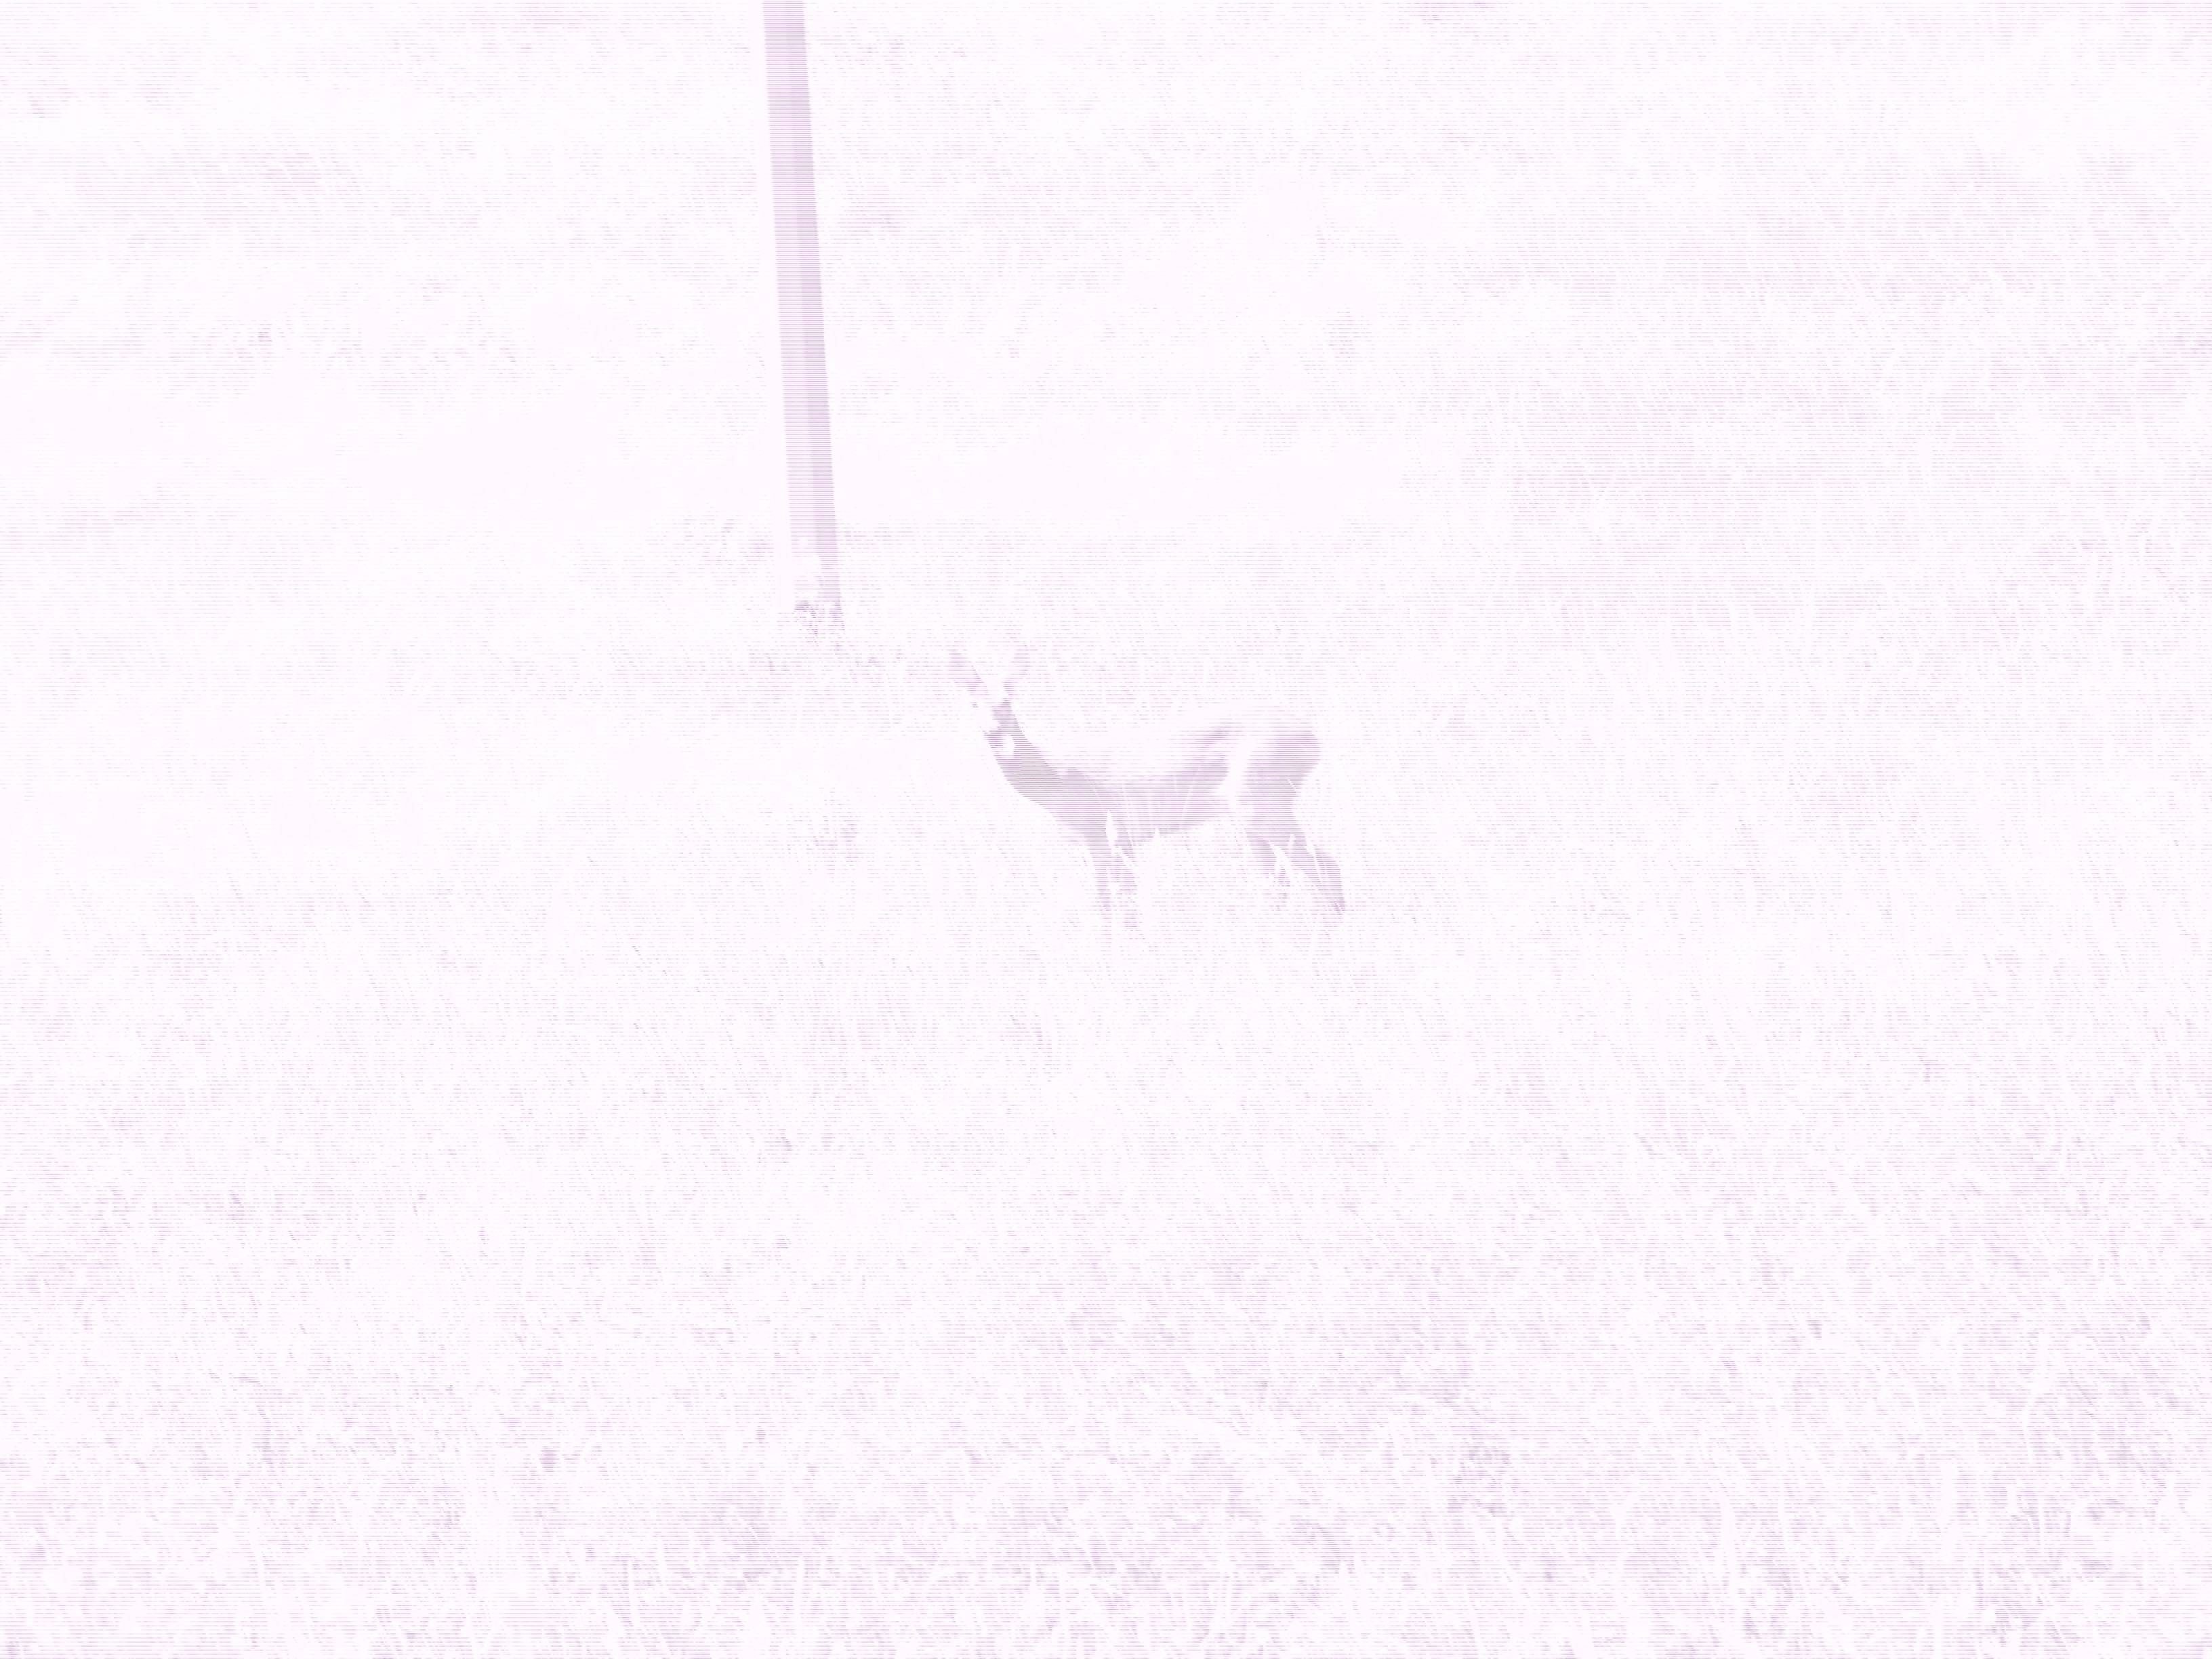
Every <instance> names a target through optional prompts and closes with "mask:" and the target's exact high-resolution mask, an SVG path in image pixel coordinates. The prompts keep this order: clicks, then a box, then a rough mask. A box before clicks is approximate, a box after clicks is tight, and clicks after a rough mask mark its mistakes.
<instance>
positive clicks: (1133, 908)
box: [1091, 836, 1137, 925]
mask: <svg viewBox="0 0 2212 1659" xmlns="http://www.w3.org/2000/svg"><path fill="white" fill-rule="evenodd" d="M1091 875H1092V876H1093V878H1096V880H1097V885H1098V908H1099V912H1100V914H1102V915H1104V916H1105V917H1106V919H1107V920H1108V921H1117V920H1118V921H1121V922H1122V923H1124V924H1125V925H1133V924H1134V923H1135V921H1136V915H1137V871H1136V866H1134V865H1133V864H1131V863H1130V861H1129V855H1128V854H1127V853H1125V852H1123V851H1122V850H1121V848H1118V847H1116V846H1115V844H1114V842H1113V841H1112V839H1111V838H1110V837H1109V836H1100V837H1099V838H1098V839H1097V841H1095V842H1091Z"/></svg>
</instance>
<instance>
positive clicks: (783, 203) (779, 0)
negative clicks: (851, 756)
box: [761, 0, 844, 631]
mask: <svg viewBox="0 0 2212 1659" xmlns="http://www.w3.org/2000/svg"><path fill="white" fill-rule="evenodd" d="M761 11H762V21H763V24H764V26H765V29H766V33H767V38H768V134H769V166H770V169H771V171H772V172H773V173H774V174H775V270H776V286H777V292H778V294H779V295H780V297H781V314H782V325H783V446H784V462H785V468H786V471H787V475H788V477H789V479H790V486H791V552H792V558H793V563H794V564H795V566H796V567H797V576H798V584H799V614H800V615H802V616H804V617H806V618H807V619H808V620H809V621H810V622H811V623H813V624H814V625H815V626H816V627H817V628H826V629H830V630H832V631H835V630H836V629H837V628H839V627H840V626H841V625H842V622H843V619H844V604H843V599H842V595H841V593H840V591H839V587H838V583H837V510H836V500H835V497H834V495H833V494H832V491H831V488H830V472H829V368H828V364H827V362H826V360H825V357H824V355H823V339H822V258H821V252H820V250H819V248H818V246H817V237H816V231H815V221H814V131H813V121H812V118H811V115H810V113H809V112H808V108H807V100H806V8H805V3H804V0H762V5H761Z"/></svg>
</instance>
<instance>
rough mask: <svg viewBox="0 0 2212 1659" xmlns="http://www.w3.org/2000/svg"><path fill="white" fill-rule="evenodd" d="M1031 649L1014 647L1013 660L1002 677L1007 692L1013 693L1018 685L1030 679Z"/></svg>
mask: <svg viewBox="0 0 2212 1659" xmlns="http://www.w3.org/2000/svg"><path fill="white" fill-rule="evenodd" d="M1029 671H1030V649H1029V647H1027V646H1025V645H1021V646H1016V647H1014V655H1013V660H1012V662H1010V663H1009V664H1007V665H1006V672H1005V673H1004V674H1003V675H1001V676H1000V684H1003V685H1004V686H1005V687H1006V690H1009V691H1011V690H1013V689H1014V687H1015V686H1016V685H1018V684H1020V683H1021V682H1022V681H1023V680H1024V679H1027V678H1029Z"/></svg>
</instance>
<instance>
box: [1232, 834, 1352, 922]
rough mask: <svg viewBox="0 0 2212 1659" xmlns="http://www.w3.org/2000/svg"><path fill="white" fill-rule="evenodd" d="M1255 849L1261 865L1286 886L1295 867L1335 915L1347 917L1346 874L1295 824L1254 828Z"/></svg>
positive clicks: (1253, 843) (1253, 840)
mask: <svg viewBox="0 0 2212 1659" xmlns="http://www.w3.org/2000/svg"><path fill="white" fill-rule="evenodd" d="M1252 845H1253V848H1254V850H1255V851H1256V852H1257V853H1258V854H1259V856H1260V860H1261V863H1262V864H1263V865H1265V866H1267V869H1268V870H1269V871H1270V872H1271V873H1273V875H1274V876H1275V877H1276V878H1278V879H1279V880H1280V881H1282V882H1284V883H1285V884H1287V883H1288V882H1289V880H1290V869H1289V867H1286V866H1295V867H1296V868H1297V872H1298V873H1299V874H1301V875H1303V876H1304V878H1306V879H1307V880H1308V881H1310V882H1311V883H1312V884H1314V886H1315V888H1316V890H1318V891H1319V892H1320V894H1321V896H1322V900H1323V901H1324V902H1326V903H1327V904H1328V908H1329V912H1330V914H1331V915H1338V916H1340V915H1343V914H1344V872H1342V871H1341V870H1340V869H1338V868H1337V863H1336V860H1334V859H1333V858H1331V857H1329V855H1328V854H1326V853H1324V852H1322V850H1321V848H1318V847H1316V846H1315V845H1314V844H1313V843H1312V842H1310V841H1308V840H1307V839H1306V836H1305V831H1304V830H1303V829H1299V828H1298V826H1297V821H1296V820H1294V819H1283V820H1278V821H1276V822H1274V823H1267V824H1264V825H1262V826H1261V827H1258V828H1255V829H1254V830H1253V831H1252Z"/></svg>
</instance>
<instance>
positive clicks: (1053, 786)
mask: <svg viewBox="0 0 2212 1659" xmlns="http://www.w3.org/2000/svg"><path fill="white" fill-rule="evenodd" d="M991 753H992V756H993V757H994V759H996V760H997V762H998V763H999V770H1000V772H1002V773H1004V774H1005V775H1006V781H1007V782H1008V783H1011V784H1012V785H1013V786H1014V787H1015V788H1017V789H1018V790H1020V791H1021V792H1022V793H1024V795H1027V796H1028V797H1029V798H1030V799H1031V800H1033V801H1035V802H1036V804H1037V805H1040V806H1042V807H1043V808H1044V809H1045V810H1046V811H1048V812H1049V811H1055V810H1057V808H1058V806H1059V805H1060V803H1061V802H1062V801H1065V800H1066V799H1068V797H1069V794H1070V780H1069V777H1068V774H1067V773H1066V771H1065V770H1064V769H1062V768H1060V767H1057V766H1054V764H1053V763H1052V762H1050V761H1049V760H1048V759H1046V758H1045V757H1044V755H1043V753H1042V751H1041V750H1039V749H1038V748H1037V746H1036V744H1033V743H1031V742H1030V740H1029V735H1028V734H1027V733H1026V732H1024V731H1023V730H1022V729H1021V728H1020V727H1019V726H1008V727H1006V731H1005V732H1004V734H1003V735H1002V736H1001V737H1000V738H998V739H997V740H996V741H994V743H993V744H992V745H991Z"/></svg>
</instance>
